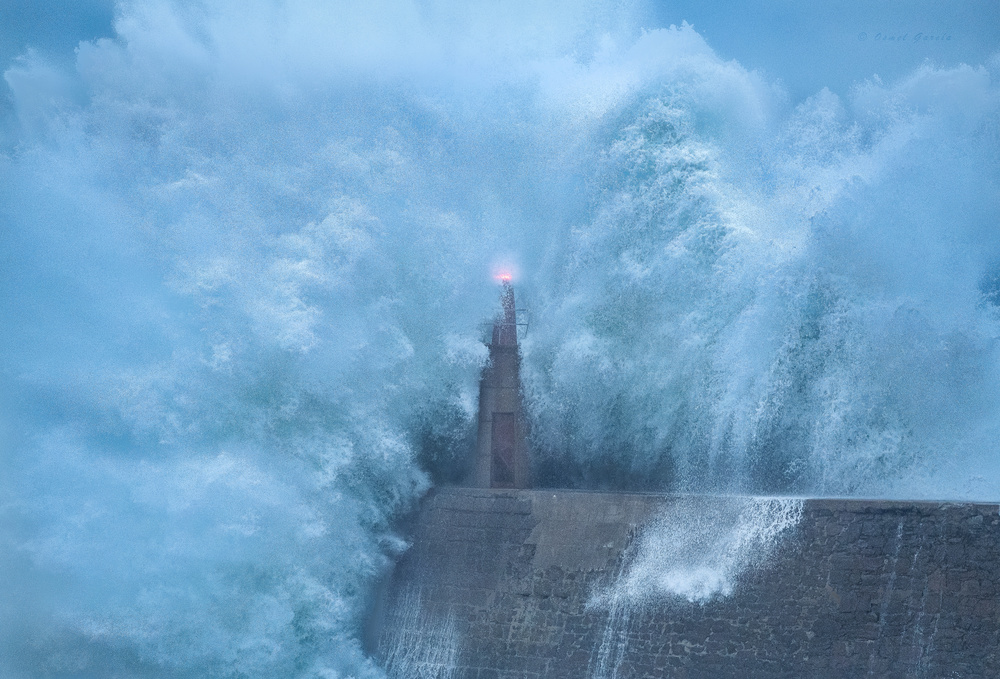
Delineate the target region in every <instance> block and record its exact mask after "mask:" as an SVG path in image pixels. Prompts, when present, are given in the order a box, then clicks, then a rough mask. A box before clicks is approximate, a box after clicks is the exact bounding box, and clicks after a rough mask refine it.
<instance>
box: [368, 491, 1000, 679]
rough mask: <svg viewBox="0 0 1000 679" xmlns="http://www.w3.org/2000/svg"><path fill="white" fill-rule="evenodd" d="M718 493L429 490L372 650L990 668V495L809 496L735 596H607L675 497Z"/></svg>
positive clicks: (999, 653)
mask: <svg viewBox="0 0 1000 679" xmlns="http://www.w3.org/2000/svg"><path fill="white" fill-rule="evenodd" d="M728 501H729V499H727V498H710V497H700V498H680V497H676V496H663V495H646V494H614V493H589V492H579V491H551V490H549V491H545V490H532V491H528V490H490V489H471V488H461V489H460V488H442V489H437V490H435V491H434V492H432V493H431V494H430V495H429V496H428V497H427V498H426V499H425V501H424V503H423V505H422V507H421V509H420V512H419V515H418V516H417V517H416V521H415V523H414V524H413V532H412V535H411V539H412V548H411V549H410V550H409V551H408V552H407V554H405V555H404V557H403V559H402V560H401V561H400V563H399V564H398V567H397V569H396V571H395V573H394V574H393V578H392V581H391V583H390V584H389V586H388V587H387V589H386V592H385V595H384V597H385V600H384V602H383V605H382V607H381V610H382V611H383V612H382V614H381V619H380V620H378V621H377V627H378V629H379V635H378V638H379V642H378V643H379V649H378V653H379V654H380V655H381V657H382V660H383V662H385V663H386V665H387V666H388V667H389V670H390V674H391V675H393V676H397V677H404V676H405V677H413V676H421V677H430V676H433V677H452V678H454V679H467V678H477V679H484V678H486V677H494V678H496V679H507V678H510V679H512V678H513V677H519V678H521V677H547V678H551V677H565V678H567V679H569V678H572V679H581V678H583V677H595V678H597V677H612V676H617V677H636V678H638V677H677V678H685V677H686V678H705V679H723V678H725V677H734V678H736V677H738V678H739V679H747V678H749V677H753V678H754V679H760V678H767V677H790V678H791V677H794V678H802V677H817V678H826V677H830V678H834V677H836V678H837V679H843V678H845V677H847V678H853V677H864V676H874V677H900V678H902V677H962V678H975V677H997V676H1000V568H998V564H1000V515H998V506H997V505H995V504H956V503H937V502H898V501H865V500H840V499H832V500H827V499H823V500H804V501H802V502H801V503H800V504H799V506H798V509H797V511H799V512H800V513H799V514H797V515H796V519H797V522H796V523H795V525H794V526H793V527H791V528H789V529H788V530H787V531H785V532H784V533H783V534H782V535H781V537H780V540H779V541H777V542H776V543H775V545H773V548H772V549H771V551H769V552H768V553H767V557H766V559H763V560H757V561H751V562H748V563H750V567H748V568H746V569H745V570H744V571H741V572H740V573H738V574H737V575H738V577H736V579H735V581H734V583H733V587H732V588H731V591H720V592H719V593H718V594H717V595H714V596H709V597H706V598H704V599H701V600H689V599H685V598H684V597H683V596H677V595H675V594H672V593H671V592H670V591H666V590H665V591H661V592H655V591H654V592H650V593H649V596H648V597H645V596H644V597H643V598H641V599H628V600H626V599H625V598H619V599H615V598H613V597H612V598H609V597H608V596H606V593H607V592H609V591H614V587H615V586H616V583H618V584H621V582H623V578H624V575H623V574H627V573H628V569H629V567H630V564H632V563H634V562H635V561H636V560H637V559H639V558H641V555H637V547H639V546H641V544H642V539H643V538H642V536H643V535H644V531H649V530H651V529H650V526H654V525H655V524H656V522H657V521H658V520H659V521H662V520H663V517H664V516H666V517H668V518H669V517H670V516H671V514H670V512H671V508H672V507H676V506H678V505H679V503H682V504H684V506H685V507H687V508H688V509H689V510H690V508H692V507H693V508H694V509H695V511H701V509H704V510H705V511H708V510H710V509H711V507H712V506H713V503H714V504H715V505H718V504H719V503H726V502H728ZM740 548H741V549H742V548H744V547H743V546H741V547H740ZM747 548H749V547H747ZM678 549H680V547H678ZM668 551H669V544H668ZM662 575H664V577H666V576H667V575H670V574H669V573H665V574H662ZM653 576H656V577H658V574H656V573H654V574H653ZM643 582H645V581H643ZM650 582H655V577H654V580H650ZM602 592H603V593H605V594H604V595H602ZM602 596H604V599H603V603H602ZM609 601H610V602H611V603H609Z"/></svg>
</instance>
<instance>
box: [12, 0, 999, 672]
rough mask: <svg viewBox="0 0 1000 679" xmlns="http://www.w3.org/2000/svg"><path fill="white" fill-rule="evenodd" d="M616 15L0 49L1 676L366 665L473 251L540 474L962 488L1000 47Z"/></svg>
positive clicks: (301, 11)
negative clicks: (879, 75)
mask: <svg viewBox="0 0 1000 679" xmlns="http://www.w3.org/2000/svg"><path fill="white" fill-rule="evenodd" d="M681 18H682V17H677V18H676V19H672V20H676V21H680V19H681ZM644 27H645V26H644V23H643V21H642V19H641V11H639V10H636V9H635V8H629V7H622V8H621V9H620V11H619V10H616V11H613V12H612V11H609V10H607V9H605V8H604V7H602V5H601V3H591V4H589V5H587V6H586V7H583V6H581V4H580V3H572V6H567V7H562V8H554V9H553V8H550V7H548V6H543V5H539V4H538V3H530V2H524V3H520V4H516V3H515V4H513V5H512V4H511V3H504V4H503V6H502V7H501V6H499V5H498V6H496V7H494V8H488V7H482V6H479V5H477V6H475V7H473V6H466V5H465V4H463V3H448V2H444V3H434V5H433V7H428V6H423V5H421V6H420V7H418V6H417V5H415V4H411V3H407V2H379V3H376V4H375V5H371V4H366V5H365V7H364V8H363V9H357V8H354V7H352V6H349V4H348V3H321V2H312V1H310V0H297V1H296V2H290V3H277V2H269V1H267V0H254V1H252V2H249V3H242V2H241V3H235V2H220V3H211V6H209V5H205V4H201V5H192V4H190V3H182V2H170V1H169V0H143V1H139V0H134V1H129V2H122V3H121V4H120V5H119V8H118V10H117V19H116V23H115V27H114V31H113V34H109V36H108V37H107V38H105V39H101V40H95V41H87V42H83V43H81V44H79V46H78V49H77V50H76V52H75V53H74V55H73V62H72V64H71V65H62V64H61V62H59V61H58V60H56V61H52V60H48V59H47V58H46V56H45V55H44V54H41V53H38V52H34V51H28V52H26V53H25V54H24V55H22V56H21V57H20V58H18V59H17V60H16V61H14V62H12V63H10V64H5V65H4V69H5V70H4V79H5V82H6V84H7V87H8V95H9V96H8V98H7V100H6V101H5V103H4V104H3V106H4V109H3V113H4V118H3V121H4V123H3V124H4V129H3V134H2V143H3V148H2V150H0V153H2V155H0V187H2V188H0V200H2V206H0V207H2V210H0V215H2V219H3V227H4V228H3V231H2V236H0V237H2V244H3V248H2V252H0V257H2V266H0V286H2V290H3V294H2V295H0V312H2V315H3V321H4V328H5V332H4V333H3V335H2V336H0V384H2V385H3V387H2V392H0V404H2V406H3V421H2V422H0V443H2V447H0V456H2V457H0V464H2V465H3V474H0V572H3V573H4V574H5V575H6V576H7V578H8V582H9V583H11V586H9V587H5V588H3V589H2V591H0V651H2V652H0V670H2V672H3V673H4V674H5V676H11V677H15V678H16V679H23V678H26V677H32V678H33V677H36V676H47V677H71V676H81V675H85V676H88V677H110V676H115V675H116V674H121V673H127V674H129V675H130V676H135V677H158V676H165V675H170V676H172V677H181V678H187V677H198V678H199V679H203V678H206V677H212V678H215V677H233V676H240V675H243V676H281V677H290V678H291V677H296V678H297V677H308V678H310V679H312V678H313V677H323V678H324V679H326V678H329V677H346V676H355V677H365V676H377V675H378V674H379V672H380V670H379V669H378V668H377V667H376V666H375V664H374V663H373V662H372V661H371V660H370V659H368V658H367V657H366V656H365V654H364V651H363V649H362V648H361V644H360V642H359V637H360V632H359V630H360V627H361V622H360V621H361V619H362V618H363V617H364V615H365V613H366V611H365V610H364V605H365V601H367V595H366V594H367V591H368V589H369V587H370V586H371V583H372V582H374V581H375V580H376V579H377V577H378V575H379V573H380V572H381V571H382V570H383V569H385V568H387V567H388V566H389V563H390V562H391V561H392V559H394V558H395V557H396V556H397V555H398V554H399V553H400V551H401V550H402V549H403V548H404V546H403V544H402V543H401V542H400V540H399V539H398V538H396V537H395V536H394V532H393V520H394V518H395V517H396V516H398V514H399V513H400V512H402V511H405V510H406V509H407V508H408V507H411V506H412V504H413V503H414V502H415V500H416V499H417V498H418V497H419V496H420V495H421V494H422V493H423V492H424V490H425V489H426V488H427V487H428V473H427V472H428V471H430V472H431V473H433V474H434V475H435V476H436V477H438V478H447V477H448V475H449V473H450V472H449V468H450V467H452V466H453V465H452V461H454V460H456V459H457V455H458V453H457V452H456V451H458V450H459V449H460V448H461V446H462V442H463V441H465V440H467V439H468V436H469V429H470V427H471V426H472V417H473V415H474V413H475V393H476V380H477V378H478V375H479V372H480V370H481V368H482V364H483V361H484V359H485V349H484V348H483V347H482V345H481V344H480V343H479V341H478V340H479V338H478V331H477V327H478V325H479V324H480V323H481V322H482V321H484V320H486V319H489V318H490V317H492V315H493V313H494V312H495V307H494V305H495V300H496V290H495V288H494V287H493V286H492V283H491V281H490V272H491V268H492V267H493V265H494V264H495V263H496V262H498V261H505V262H513V263H514V264H516V268H517V269H518V270H519V271H520V272H521V273H522V278H521V279H520V280H519V281H517V285H518V286H519V288H518V290H519V298H520V299H522V300H525V301H526V302H527V303H528V304H529V305H530V306H531V308H532V311H533V315H532V331H531V334H530V336H529V337H528V338H526V341H525V343H524V345H523V350H524V364H523V367H524V379H525V383H526V400H527V402H528V406H529V409H530V415H531V417H532V420H533V422H532V424H533V427H532V432H533V435H534V437H535V440H534V441H533V443H534V444H535V453H536V455H537V457H536V459H537V460H538V461H539V463H540V467H541V468H542V469H543V470H545V471H546V473H547V474H548V475H547V476H546V477H545V478H546V479H548V480H549V482H551V483H554V484H558V485H567V484H573V483H579V484H581V485H594V486H629V485H632V484H636V485H638V484H639V483H642V484H643V485H645V486H647V487H654V488H657V489H661V490H662V489H684V488H687V489H701V490H717V491H718V490H728V491H746V492H774V493H779V492H798V493H833V494H862V493H864V494H869V495H882V496H885V495H900V494H903V493H906V494H910V495H913V496H920V497H932V496H937V497H940V496H944V495H947V496H949V497H983V496H987V497H991V498H995V497H996V495H997V493H998V492H1000V491H998V488H997V483H996V479H998V478H1000V474H997V473H996V471H997V470H996V459H995V455H993V444H994V441H995V440H996V433H997V426H998V422H1000V416H998V413H1000V392H998V390H997V389H996V386H995V385H996V384H998V383H1000V381H998V379H997V378H998V370H997V368H998V365H1000V362H998V347H997V343H996V341H995V340H996V337H998V336H1000V323H998V312H997V304H996V300H997V296H998V293H997V291H998V288H1000V286H998V284H997V280H998V276H997V271H998V268H1000V267H998V262H1000V240H998V236H997V232H996V228H995V225H996V223H997V221H998V215H997V212H996V209H997V208H996V206H997V205H998V201H997V200H996V198H997V196H998V195H1000V193H998V189H997V187H998V179H997V176H996V173H995V172H992V171H990V168H995V167H997V157H998V141H997V139H998V136H997V132H996V130H997V129H998V123H997V119H998V108H1000V107H998V95H997V86H996V82H997V78H996V72H997V62H996V60H993V61H990V62H988V63H986V64H984V65H977V64H973V65H957V64H952V65H941V66H935V65H932V64H926V65H924V66H921V67H920V68H918V69H916V70H914V71H913V73H912V74H911V75H910V76H908V77H906V78H904V79H902V80H901V81H899V82H889V83H884V82H881V81H878V80H872V81H870V82H865V83H859V84H858V87H857V88H856V89H855V91H854V92H852V93H851V94H850V95H848V96H844V97H839V96H837V95H835V94H833V93H831V92H827V91H822V90H821V91H819V92H817V93H816V94H815V95H814V96H812V97H810V98H809V99H808V100H806V101H803V102H790V101H788V99H787V96H786V94H785V93H784V92H783V91H782V88H781V87H780V85H778V84H776V83H775V82H774V81H772V80H769V79H768V78H767V77H765V76H763V75H761V74H758V73H754V72H752V71H749V70H747V69H746V68H744V67H743V66H742V65H740V64H739V63H738V62H735V61H727V60H726V59H723V58H721V57H720V56H719V55H718V54H717V53H716V52H715V51H713V47H712V46H711V45H709V44H708V43H707V42H706V41H705V40H704V39H703V38H702V36H701V35H700V34H699V33H698V32H697V31H696V30H695V29H694V28H693V27H691V26H690V25H684V24H681V25H679V26H677V27H672V28H653V29H652V30H643V29H644ZM18 43H19V44H20V41H18ZM796 58H797V57H796ZM522 291H523V294H522ZM418 460H419V461H420V463H421V464H422V465H423V467H421V464H418ZM686 572H688V573H689V574H690V573H693V572H695V571H692V570H689V571H686ZM737 581H738V579H737ZM721 582H725V580H724V579H723V580H720V581H719V582H716V583H715V584H713V581H712V580H711V578H709V577H707V576H704V577H702V576H698V577H693V578H691V577H689V578H688V579H687V580H684V579H674V580H670V581H669V582H668V584H667V585H666V587H667V589H668V590H669V589H670V588H671V587H673V589H674V590H678V591H687V592H691V593H692V594H693V595H694V594H697V593H699V592H704V591H721V589H722V585H721V584H719V583H721ZM655 583H656V581H655V579H654V580H653V581H652V582H648V583H646V584H650V585H651V586H652V584H655ZM684 583H687V584H684ZM681 600H683V599H681Z"/></svg>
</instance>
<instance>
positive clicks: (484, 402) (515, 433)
mask: <svg viewBox="0 0 1000 679" xmlns="http://www.w3.org/2000/svg"><path fill="white" fill-rule="evenodd" d="M502 280H503V290H502V292H501V293H500V301H501V303H502V306H503V311H502V313H501V315H499V316H498V317H497V318H496V319H495V320H494V322H493V333H492V337H491V338H490V344H489V348H490V362H489V364H488V365H487V366H486V368H485V369H484V370H483V377H482V381H481V382H480V384H479V432H478V441H477V445H476V466H475V470H474V472H473V479H472V483H473V485H475V486H479V487H483V488H527V487H528V486H529V485H530V484H529V469H528V459H527V445H526V441H525V436H524V421H523V419H522V416H521V355H520V352H519V351H518V345H517V310H516V308H515V306H514V289H513V288H512V287H511V286H510V282H509V281H508V280H506V279H502Z"/></svg>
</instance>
